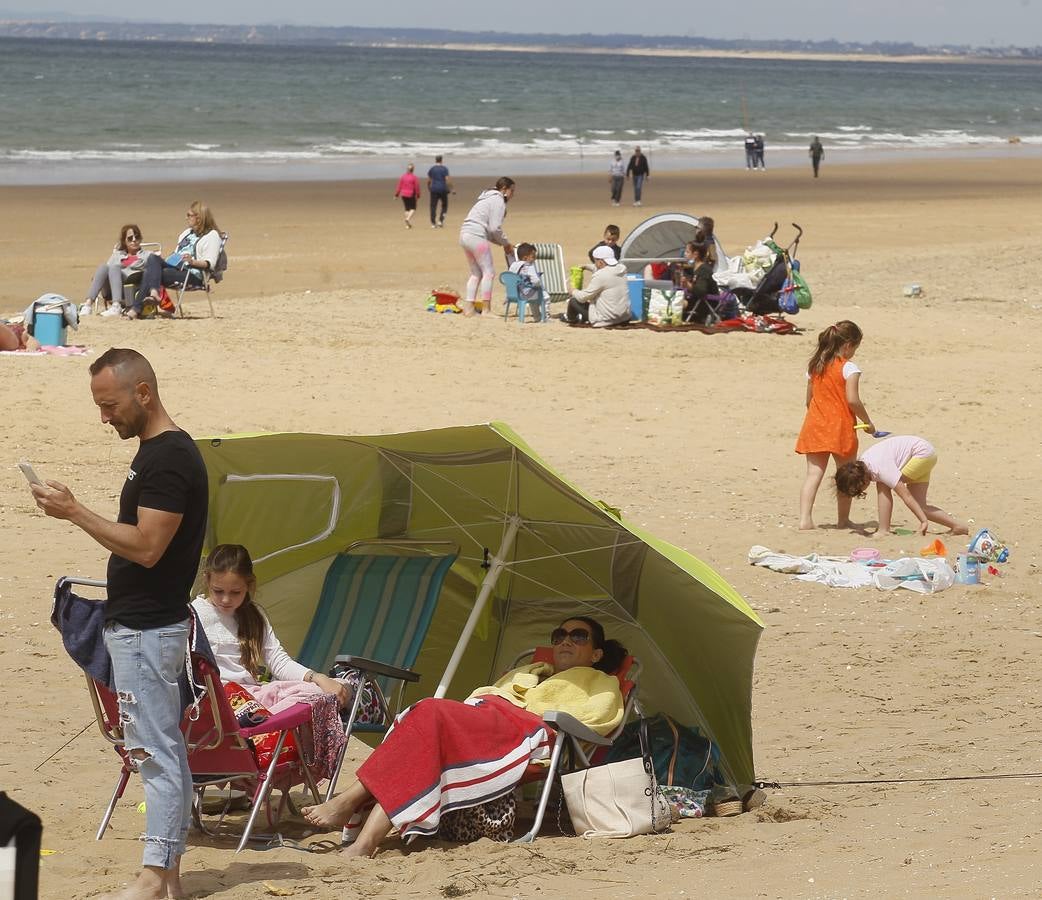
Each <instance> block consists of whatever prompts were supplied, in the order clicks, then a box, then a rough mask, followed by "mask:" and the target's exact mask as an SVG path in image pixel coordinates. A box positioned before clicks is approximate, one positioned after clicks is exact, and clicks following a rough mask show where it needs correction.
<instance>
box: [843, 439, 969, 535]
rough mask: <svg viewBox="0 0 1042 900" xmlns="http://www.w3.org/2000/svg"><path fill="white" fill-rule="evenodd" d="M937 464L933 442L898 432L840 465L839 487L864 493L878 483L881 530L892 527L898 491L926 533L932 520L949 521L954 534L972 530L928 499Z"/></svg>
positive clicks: (851, 494) (853, 493)
mask: <svg viewBox="0 0 1042 900" xmlns="http://www.w3.org/2000/svg"><path fill="white" fill-rule="evenodd" d="M935 465H937V452H936V451H935V450H934V448H933V444H931V443H930V442H929V441H927V440H924V439H923V438H921V437H916V436H915V435H911V434H908V435H897V436H896V437H892V438H887V439H886V440H885V441H880V442H879V443H878V444H875V445H874V446H872V447H870V448H869V449H868V450H866V451H865V452H864V453H863V454H861V458H860V459H858V460H855V461H853V462H848V463H845V464H844V465H842V466H840V467H839V468H838V469H836V491H837V493H839V494H842V495H844V496H847V497H863V496H864V494H865V491H866V490H867V489H868V486H869V485H870V484H871V483H872V482H873V481H874V482H875V483H876V500H877V503H878V508H879V530H880V531H882V532H888V531H890V519H891V516H892V515H893V511H894V497H893V495H894V494H897V496H898V497H900V498H901V499H902V500H903V501H904V504H905V506H907V507H908V508H909V509H910V510H911V511H912V513H913V514H914V515H915V517H916V518H917V519H918V520H919V527H918V531H919V534H926V529H927V528H928V527H929V525H930V523H931V522H936V523H937V524H938V525H946V526H947V527H948V528H949V529H950V530H951V533H952V534H968V533H969V531H968V529H967V527H966V525H964V524H963V523H962V522H960V521H958V520H957V519H954V518H952V517H951V516H950V515H948V513H946V512H945V511H944V510H943V509H941V508H940V507H938V506H932V505H931V504H929V503H927V502H926V492H927V491H928V490H929V489H930V473H931V472H932V471H933V467H934V466H935Z"/></svg>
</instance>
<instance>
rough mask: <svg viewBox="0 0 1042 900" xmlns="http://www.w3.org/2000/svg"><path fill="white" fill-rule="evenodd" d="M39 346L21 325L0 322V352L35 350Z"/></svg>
mask: <svg viewBox="0 0 1042 900" xmlns="http://www.w3.org/2000/svg"><path fill="white" fill-rule="evenodd" d="M39 346H40V344H39V342H38V341H37V340H36V338H34V337H30V335H29V333H28V332H27V331H26V330H25V326H24V325H22V324H21V323H17V322H16V323H14V324H9V323H6V322H0V350H35V349H36V348H37V347H39Z"/></svg>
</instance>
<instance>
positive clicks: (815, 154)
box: [810, 135, 825, 178]
mask: <svg viewBox="0 0 1042 900" xmlns="http://www.w3.org/2000/svg"><path fill="white" fill-rule="evenodd" d="M824 155H825V148H824V147H822V146H821V141H819V140H818V136H817V135H814V140H813V141H811V142H810V164H811V167H812V168H813V169H814V177H815V178H817V177H818V166H820V165H821V159H822V157H823V156H824Z"/></svg>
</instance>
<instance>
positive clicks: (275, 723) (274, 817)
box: [62, 577, 321, 853]
mask: <svg viewBox="0 0 1042 900" xmlns="http://www.w3.org/2000/svg"><path fill="white" fill-rule="evenodd" d="M62 581H63V582H65V583H66V584H77V585H86V586H89V587H105V586H106V582H105V581H101V580H96V579H86V578H68V577H66V578H63V579H62ZM192 662H193V667H194V668H195V669H196V672H197V674H199V675H200V676H201V681H202V685H203V686H204V688H205V693H204V694H203V696H202V698H201V700H200V703H199V709H195V710H193V709H189V710H188V711H187V712H186V715H185V719H184V720H183V721H182V724H181V730H182V732H183V733H184V735H185V747H186V749H187V751H188V764H189V767H192V764H193V762H195V763H196V764H197V765H199V764H201V763H203V762H206V757H205V754H206V753H207V752H210V751H221V750H222V749H223V750H224V751H227V753H228V755H232V754H234V755H235V757H236V758H237V759H239V760H242V761H243V763H244V765H243V766H242V768H238V769H230V768H227V766H226V767H224V768H222V770H221V771H219V772H210V771H205V772H202V773H197V772H195V771H193V774H192V781H193V787H194V791H195V796H194V798H193V802H192V820H193V822H194V824H195V825H196V827H198V828H199V830H200V831H202V832H203V833H204V834H207V835H209V836H211V837H216V836H218V833H217V828H219V827H220V825H221V823H222V822H223V821H224V817H225V815H226V814H227V812H228V809H229V807H230V805H231V797H230V796H229V799H228V802H227V803H226V804H225V807H224V810H223V811H222V812H221V814H220V818H219V820H218V823H217V828H214V829H210V828H207V827H206V825H205V824H204V822H203V819H202V815H203V800H204V795H205V791H206V788H207V787H211V786H215V785H225V784H230V783H234V782H236V781H240V782H241V781H247V780H248V781H250V782H252V783H253V786H254V790H253V797H252V809H251V810H250V815H249V819H248V820H247V822H246V827H245V828H244V830H243V833H242V836H241V838H240V840H239V844H238V846H237V847H236V850H235V852H236V853H238V852H239V851H241V850H242V849H243V848H244V847H245V846H246V844H247V843H248V842H249V841H250V840H251V839H252V840H255V841H268V840H270V839H271V835H257V836H253V834H252V832H253V826H254V824H255V823H256V820H257V816H258V815H259V814H260V810H261V808H262V807H263V808H264V810H265V813H266V816H267V819H268V824H269V825H270V826H271V827H272V828H274V827H275V826H276V825H277V823H278V821H279V818H280V817H281V814H282V812H283V809H284V808H285V806H286V805H287V804H288V805H289V806H290V807H291V808H293V809H294V811H295V808H294V807H293V803H292V801H291V800H290V798H289V789H290V788H291V787H294V786H296V785H297V784H301V783H303V784H305V785H306V786H307V787H308V789H309V790H310V791H311V794H312V796H313V797H314V798H315V802H316V803H318V802H320V799H321V797H320V794H319V790H318V785H317V784H316V783H315V779H314V776H313V775H312V774H311V771H310V770H309V769H308V767H307V765H306V764H305V763H304V762H303V760H302V759H300V758H299V757H298V759H297V760H296V761H294V762H291V763H286V762H280V756H281V753H282V748H283V746H284V745H285V743H286V740H287V738H288V737H289V735H290V734H291V733H292V734H293V736H294V737H295V738H296V741H297V746H298V747H301V746H303V743H302V741H303V740H304V734H303V732H302V729H303V728H304V727H305V726H310V724H311V707H310V705H308V704H306V703H297V704H294V705H293V706H291V707H289V708H288V709H286V710H284V711H282V712H280V713H278V714H276V715H274V716H270V717H269V718H268V719H266V720H265V721H264V722H262V723H261V724H260V725H257V726H254V727H252V728H241V727H239V725H238V722H237V721H236V719H235V714H234V712H233V711H232V709H231V704H230V702H229V700H228V697H227V695H226V694H225V692H224V686H223V685H222V684H221V681H220V677H219V672H218V670H217V669H216V668H214V667H213V666H212V665H210V664H209V663H207V662H206V660H204V659H202V658H200V657H198V656H195V655H193V658H192ZM85 678H86V681H87V692H88V694H89V695H90V698H91V705H92V706H93V707H94V716H95V719H96V720H97V723H98V728H99V729H100V730H101V734H102V737H104V738H105V740H107V741H108V742H109V743H110V744H112V745H113V747H114V748H115V750H116V752H117V753H118V754H119V757H120V761H121V763H122V765H121V768H120V773H119V777H118V778H117V780H116V786H115V788H114V789H113V791H112V797H111V798H110V800H109V803H108V806H107V807H106V809H105V813H104V814H103V816H102V819H101V824H100V825H99V827H98V832H97V834H96V835H95V840H98V841H100V840H101V839H102V838H103V837H104V836H105V830H106V829H107V828H108V825H109V822H110V821H111V819H112V814H113V812H114V811H115V809H116V804H117V803H118V802H119V799H120V798H121V797H122V796H123V793H124V791H125V790H126V787H127V784H128V783H129V781H130V776H131V773H132V772H133V771H134V770H135V767H134V765H133V764H132V763H131V761H130V758H129V754H128V753H127V750H126V743H125V740H124V736H123V730H122V729H121V728H120V727H119V705H118V700H117V698H116V696H115V695H114V694H113V693H112V692H111V691H110V690H109V689H108V688H107V687H106V686H104V685H99V684H98V683H97V682H96V681H94V679H93V678H91V677H90V676H89V675H86V674H85ZM193 711H194V712H195V715H194V716H193ZM200 721H201V722H203V725H202V726H200V728H199V729H198V730H196V728H195V726H196V723H198V722H200ZM272 732H279V737H278V740H277V742H276V746H275V749H274V750H273V752H272V756H271V762H270V764H269V765H268V767H267V769H265V770H261V769H260V768H258V766H257V760H256V756H255V753H254V749H253V746H252V744H251V742H250V739H251V738H254V737H260V736H262V735H265V734H271V733H272ZM246 764H248V765H246ZM298 768H299V770H300V772H301V773H302V775H303V778H302V779H301V780H300V781H293V783H292V784H290V783H289V782H290V780H291V779H292V772H293V771H295V770H296V769H298ZM276 787H278V788H279V789H280V790H281V791H282V797H281V799H280V801H279V807H278V810H277V811H276V812H274V813H273V812H272V808H271V791H272V790H273V789H274V788H276Z"/></svg>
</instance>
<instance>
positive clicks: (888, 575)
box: [875, 556, 955, 594]
mask: <svg viewBox="0 0 1042 900" xmlns="http://www.w3.org/2000/svg"><path fill="white" fill-rule="evenodd" d="M875 581H876V587H877V588H879V589H880V590H883V591H892V590H894V589H895V588H899V587H903V588H908V590H910V591H916V592H918V593H920V594H936V593H937V592H938V591H943V590H944V589H945V588H950V587H951V586H952V585H953V584H955V571H954V570H953V569H952V567H951V566H949V565H948V560H946V559H942V558H940V557H935V558H926V559H916V558H914V557H911V556H905V557H902V558H901V559H895V560H894V561H893V562H889V563H887V564H886V565H885V566H883V568H881V569H878V570H876V573H875Z"/></svg>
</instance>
